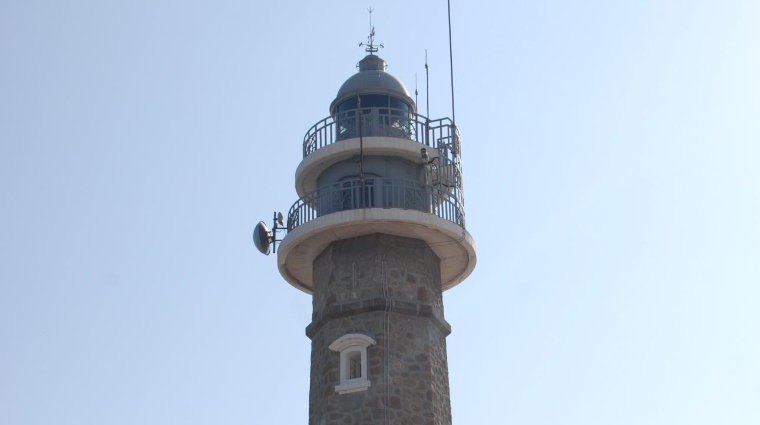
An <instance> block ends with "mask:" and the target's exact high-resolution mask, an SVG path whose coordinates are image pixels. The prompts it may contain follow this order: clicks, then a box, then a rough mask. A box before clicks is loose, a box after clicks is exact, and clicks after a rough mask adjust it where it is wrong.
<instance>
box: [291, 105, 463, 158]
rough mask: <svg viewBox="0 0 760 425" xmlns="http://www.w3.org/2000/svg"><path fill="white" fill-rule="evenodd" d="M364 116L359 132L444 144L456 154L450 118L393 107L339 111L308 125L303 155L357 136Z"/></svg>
mask: <svg viewBox="0 0 760 425" xmlns="http://www.w3.org/2000/svg"><path fill="white" fill-rule="evenodd" d="M360 116H361V117H362V118H363V119H364V124H363V125H362V126H361V135H362V136H365V137H370V136H386V137H396V138H401V139H408V140H413V141H415V142H418V143H420V144H423V145H425V146H430V147H433V148H435V149H439V148H446V149H448V150H449V151H450V152H451V153H452V154H453V155H458V146H456V144H455V143H454V142H453V141H455V140H458V137H457V131H456V128H455V127H454V125H453V123H452V122H451V120H450V119H449V118H438V119H435V120H431V119H429V118H427V117H425V116H423V115H419V114H417V113H414V112H410V111H406V110H403V109H395V108H385V107H383V108H377V107H373V108H361V114H360V110H359V109H350V110H346V111H341V112H338V113H337V114H335V115H331V116H329V117H327V118H324V119H322V120H320V121H319V122H317V123H316V124H314V125H313V126H311V128H310V129H309V131H307V132H306V135H305V136H304V138H303V157H304V158H306V157H307V156H309V155H310V154H312V153H314V152H316V151H317V150H319V149H321V148H324V147H326V146H329V145H331V144H333V143H336V142H339V141H341V140H347V139H351V138H356V137H359V129H360V126H359V124H360V122H359V117H360Z"/></svg>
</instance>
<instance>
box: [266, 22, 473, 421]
mask: <svg viewBox="0 0 760 425" xmlns="http://www.w3.org/2000/svg"><path fill="white" fill-rule="evenodd" d="M373 38H374V31H373V33H372V34H371V35H370V37H369V43H367V45H366V56H365V57H364V58H362V59H361V60H360V61H359V63H358V64H357V68H358V72H356V73H355V74H353V75H352V76H350V77H349V78H348V79H347V80H346V81H345V82H344V83H343V85H342V86H341V87H340V88H339V89H338V91H337V95H336V96H335V99H333V100H332V103H330V105H329V115H328V116H327V117H326V118H324V119H321V120H319V121H317V122H316V124H314V125H312V126H311V128H309V129H308V131H306V134H305V136H304V139H303V142H302V143H303V159H302V160H301V162H300V164H299V165H298V168H297V169H296V170H295V188H296V192H297V193H298V199H297V200H296V201H295V203H294V204H293V205H292V207H290V209H289V210H288V211H287V214H285V215H279V217H278V216H277V215H276V216H275V225H274V229H273V230H271V231H270V230H269V229H268V228H266V226H264V224H263V223H261V224H260V225H259V226H258V227H257V229H256V231H255V232H254V240H255V241H256V242H257V246H258V247H259V249H261V250H262V251H267V252H268V250H269V246H270V243H272V245H273V246H275V248H276V254H277V266H278V268H279V271H280V274H281V275H282V277H283V278H284V279H285V280H286V281H287V282H288V283H289V284H291V285H292V286H293V287H294V288H296V289H298V290H301V291H303V292H305V293H307V294H311V296H312V299H313V312H312V320H311V323H309V324H308V326H307V327H306V335H307V336H308V338H310V339H311V376H310V382H311V383H310V391H309V425H333V424H336V425H337V424H345V425H349V424H351V425H354V424H362V425H364V424H366V425H369V424H373V425H374V424H410V425H412V424H414V425H447V424H451V422H452V421H451V404H450V398H449V381H448V364H447V358H446V336H447V335H449V333H450V332H451V327H450V325H449V323H448V322H447V321H446V319H445V316H444V308H443V292H444V291H446V290H447V289H450V288H452V287H453V286H455V285H457V284H459V283H460V282H462V281H463V280H464V279H465V278H466V277H467V276H468V275H469V274H470V273H471V272H472V270H473V269H474V267H475V263H476V251H475V243H474V240H473V238H472V236H471V235H470V234H469V233H468V232H467V227H466V217H465V209H464V193H463V185H462V164H461V142H460V138H459V131H458V129H457V127H456V126H455V124H454V122H453V121H452V120H451V119H449V118H435V119H433V118H430V117H425V116H423V115H420V114H419V113H418V111H417V105H416V103H415V101H414V99H412V97H411V96H410V95H409V91H408V90H407V89H406V87H405V86H404V84H403V83H402V82H401V81H400V80H399V79H398V78H396V77H394V76H393V75H392V74H390V73H389V72H388V71H387V64H386V62H385V61H384V60H383V59H382V58H380V57H379V56H378V46H376V45H374V44H373V41H374V40H373ZM278 223H279V224H278ZM278 231H281V233H283V234H284V237H283V238H282V239H281V240H279V241H278V240H277V233H278ZM277 243H279V245H276V244H277Z"/></svg>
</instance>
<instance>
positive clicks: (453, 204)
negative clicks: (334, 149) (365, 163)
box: [287, 177, 464, 231]
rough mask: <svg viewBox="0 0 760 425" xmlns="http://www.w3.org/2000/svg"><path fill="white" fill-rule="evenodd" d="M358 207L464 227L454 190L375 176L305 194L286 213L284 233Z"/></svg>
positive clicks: (457, 196) (462, 212) (462, 216)
mask: <svg viewBox="0 0 760 425" xmlns="http://www.w3.org/2000/svg"><path fill="white" fill-rule="evenodd" d="M360 208H400V209H407V210H417V211H423V212H427V213H429V214H434V215H436V216H438V217H440V218H443V219H445V220H448V221H451V222H452V223H455V224H457V225H459V226H462V227H464V207H463V205H462V199H461V196H460V194H459V192H458V190H457V189H456V188H447V187H443V186H425V185H424V184H421V183H419V182H417V181H414V180H403V179H390V178H381V177H375V178H365V179H364V181H363V182H362V181H361V180H359V179H356V180H348V181H342V182H339V183H335V184H332V185H329V186H324V187H320V188H319V189H317V190H315V191H313V192H310V193H308V194H306V195H305V196H303V197H302V198H301V199H299V200H298V201H296V203H295V204H293V206H292V207H291V208H290V211H289V212H288V223H287V227H288V231H291V230H293V229H295V228H296V227H298V226H300V225H302V224H304V223H307V222H309V221H311V220H314V219H315V218H317V217H321V216H324V215H327V214H331V213H335V212H339V211H346V210H354V209H360Z"/></svg>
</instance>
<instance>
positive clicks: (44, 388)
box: [0, 0, 760, 425]
mask: <svg viewBox="0 0 760 425" xmlns="http://www.w3.org/2000/svg"><path fill="white" fill-rule="evenodd" d="M369 5H370V3H368V4H364V3H357V2H355V1H347V0H341V1H331V2H312V1H308V2H306V1H304V2H301V3H294V2H273V1H272V2H267V3H264V2H252V1H232V0H229V1H227V0H219V1H214V2H198V1H174V2H170V1H123V2H103V1H90V2H87V1H67V2H57V1H47V2H40V1H33V0H25V1H17V2H11V1H4V2H2V3H1V4H0V200H2V204H0V205H1V206H2V207H1V208H0V423H3V424H8V425H32V424H35V425H36V424H72V425H73V424H76V425H87V424H92V425H102V424H109V425H122V424H124V425H127V424H128V425H134V424H141V425H151V424H156V425H159V424H160V425H164V424H168V423H176V424H186V425H191V424H209V423H218V424H305V423H306V422H307V411H308V376H309V352H310V343H309V340H308V338H307V337H306V336H305V335H304V328H305V326H306V325H307V324H308V323H309V320H310V315H311V302H310V298H309V297H308V296H307V295H305V294H303V293H301V292H299V291H297V290H295V289H293V288H292V287H290V286H289V285H288V284H287V283H285V282H284V280H282V278H281V277H280V276H279V274H278V272H277V267H276V260H275V258H274V257H273V256H269V257H264V256H262V255H260V254H258V252H256V250H255V248H254V247H253V244H252V243H251V230H252V228H253V226H254V225H255V224H256V223H257V222H258V221H259V220H260V219H266V220H267V221H268V220H270V219H271V214H272V211H274V210H278V211H284V212H286V211H287V209H288V208H289V207H290V205H291V204H292V203H293V202H294V201H295V200H296V193H295V190H294V187H293V185H294V181H293V176H294V171H295V168H296V166H297V164H298V162H299V160H300V158H301V143H302V140H303V135H304V133H305V132H306V131H307V130H308V128H309V127H310V126H311V125H313V124H314V123H316V122H317V121H319V120H320V119H322V118H324V117H325V116H326V115H327V114H328V107H329V104H330V102H331V101H332V100H333V98H334V96H335V94H336V92H337V90H338V88H339V87H340V84H341V83H342V82H343V81H344V80H345V79H346V78H348V77H349V76H350V75H352V73H353V72H354V71H355V68H354V65H355V64H356V62H357V61H358V60H359V59H361V57H362V56H363V52H362V50H361V49H360V48H359V47H358V46H357V44H358V42H359V41H364V40H366V36H367V32H368V22H367V12H366V10H365V9H366V7H367V6H369ZM373 6H375V8H376V11H375V13H374V23H375V26H376V28H377V41H379V42H382V43H384V44H385V46H386V48H385V49H384V50H383V51H382V52H381V56H382V57H384V58H385V59H386V60H387V61H388V64H389V69H388V70H389V71H390V72H391V73H393V74H394V75H396V76H397V77H399V78H401V79H402V80H403V81H405V82H406V84H407V87H409V89H410V91H413V90H414V85H415V83H414V81H415V74H417V75H418V77H417V79H418V82H419V83H418V84H419V87H420V99H424V95H425V91H424V86H425V85H424V81H425V79H424V67H423V64H424V51H425V49H428V57H429V62H430V69H431V76H430V87H431V90H430V98H431V108H430V109H431V115H432V116H433V117H441V116H446V115H450V108H449V91H448V79H449V74H448V46H447V43H446V41H447V35H446V21H445V18H446V2H445V1H436V2H432V1H418V2H410V1H397V0H388V1H385V2H383V4H374V5H373ZM452 10H453V30H454V59H455V80H456V99H457V105H456V108H457V109H456V112H457V124H458V125H459V127H460V129H461V133H462V143H463V163H464V184H465V192H464V193H465V196H466V201H467V202H466V209H467V219H468V220H467V224H468V230H469V231H470V233H472V235H473V236H474V237H475V240H476V242H477V245H478V255H479V256H478V266H477V268H476V269H475V272H474V273H473V274H472V275H471V276H470V278H469V279H468V280H467V281H466V282H464V283H463V284H461V285H459V286H457V287H456V288H454V289H452V290H451V291H448V292H447V293H446V294H445V303H446V317H447V319H448V321H449V322H450V323H451V324H452V326H453V333H452V335H451V336H450V337H449V339H448V347H449V369H450V381H451V395H452V410H453V416H454V423H455V424H458V425H463V424H482V423H495V424H501V423H504V424H521V425H522V424H524V425H565V424H567V425H570V424H573V425H574V424H577V425H597V424H599V425H602V424H603V425H608V424H616V425H639V424H646V425H659V424H662V425H673V424H684V425H687V424H688V425H702V424H704V425H712V424H741V425H743V424H747V425H750V424H758V423H760V401H759V400H760V360H759V359H760V307H759V306H760V218H759V217H760V171H758V169H759V168H760V165H759V164H760V46H759V45H758V43H759V40H760V2H758V1H756V0H746V1H741V0H726V1H717V0H713V1H700V0H688V1H687V0H683V1H675V0H671V1H669V0H644V1H635V2H633V1H627V2H622V1H618V2H610V1H592V0H585V1H584V0H581V1H575V2H567V1H559V0H557V1H531V2H464V1H461V0H454V1H453V4H452ZM420 103H421V104H420V109H421V110H422V111H424V103H423V102H420Z"/></svg>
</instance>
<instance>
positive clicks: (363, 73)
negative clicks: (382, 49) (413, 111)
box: [330, 55, 416, 112]
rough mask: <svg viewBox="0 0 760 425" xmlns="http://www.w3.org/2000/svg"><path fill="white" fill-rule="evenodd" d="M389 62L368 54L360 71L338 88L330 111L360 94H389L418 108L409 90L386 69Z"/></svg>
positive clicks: (360, 63) (361, 62)
mask: <svg viewBox="0 0 760 425" xmlns="http://www.w3.org/2000/svg"><path fill="white" fill-rule="evenodd" d="M386 67H387V64H386V63H385V61H384V60H383V59H381V58H380V57H378V56H375V55H367V56H365V57H364V59H362V60H361V61H359V72H357V73H356V74H354V75H352V76H351V77H350V78H349V79H348V80H346V82H345V83H343V85H342V86H340V89H339V90H338V95H337V96H335V100H333V102H332V104H330V111H331V112H332V111H333V108H334V107H336V106H337V105H339V104H341V103H342V102H343V101H344V100H346V99H348V98H350V97H353V96H356V95H358V94H363V93H364V94H389V95H393V96H395V97H398V98H401V99H403V100H405V101H406V102H407V103H409V104H410V105H411V106H412V107H413V108H416V105H415V104H414V100H413V99H412V97H411V96H410V95H409V91H408V90H407V89H406V87H405V86H404V83H402V82H401V80H399V79H398V78H396V77H394V76H393V75H391V74H389V73H388V72H386V71H385V68H386Z"/></svg>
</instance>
